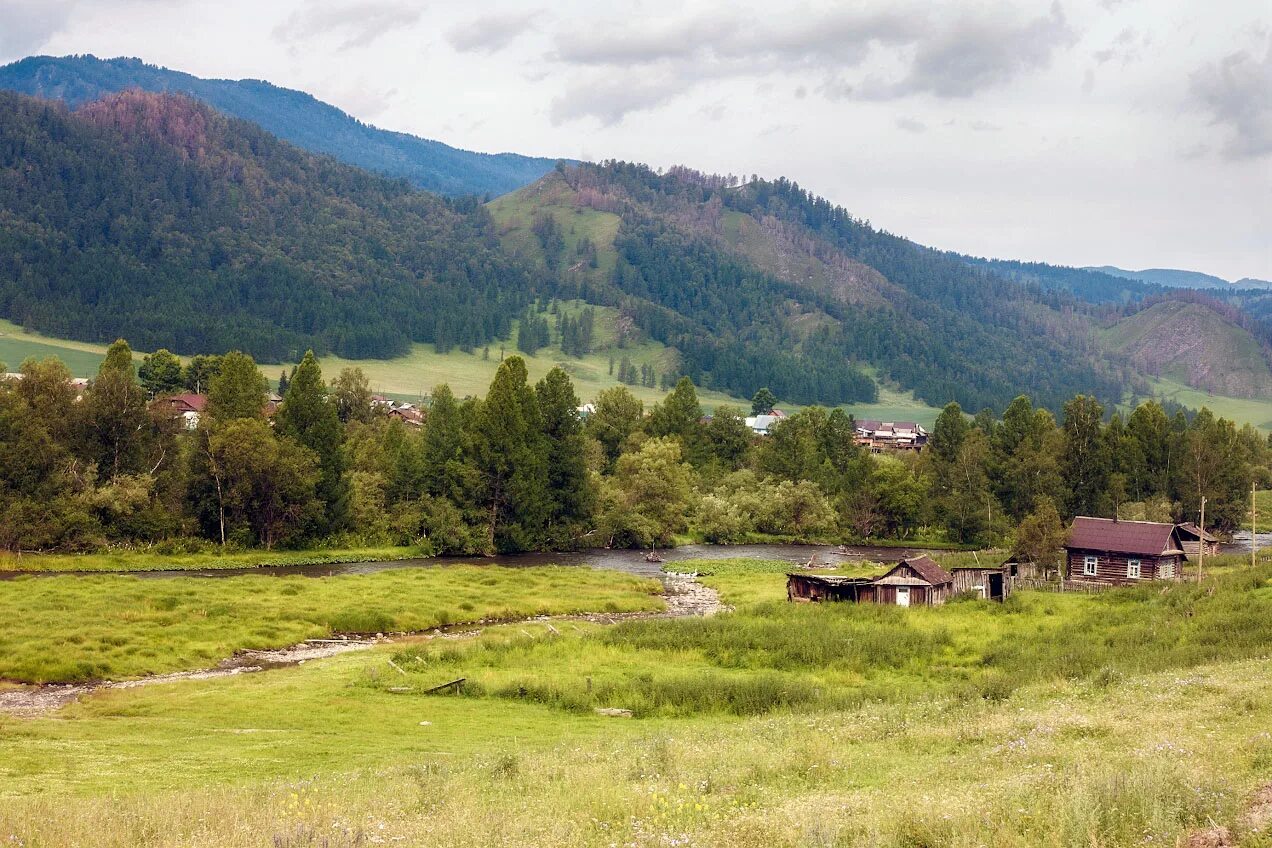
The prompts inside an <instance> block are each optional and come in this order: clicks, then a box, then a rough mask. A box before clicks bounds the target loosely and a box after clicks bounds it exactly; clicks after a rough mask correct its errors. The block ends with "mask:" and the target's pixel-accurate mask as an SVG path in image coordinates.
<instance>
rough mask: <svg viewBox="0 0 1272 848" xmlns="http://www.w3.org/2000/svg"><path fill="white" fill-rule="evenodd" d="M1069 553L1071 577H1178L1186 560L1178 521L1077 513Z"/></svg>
mask: <svg viewBox="0 0 1272 848" xmlns="http://www.w3.org/2000/svg"><path fill="white" fill-rule="evenodd" d="M1065 556H1066V559H1067V561H1068V571H1069V575H1068V577H1069V580H1071V581H1074V582H1082V583H1105V584H1114V585H1129V584H1133V583H1139V582H1140V581H1143V580H1177V579H1179V577H1180V574H1181V572H1182V570H1183V563H1184V551H1183V548H1182V547H1181V542H1180V539H1179V531H1178V528H1177V527H1176V526H1175V525H1174V524H1162V523H1159V522H1156V521H1119V520H1118V519H1115V518H1090V517H1087V516H1078V517H1077V518H1075V519H1073V526H1072V527H1071V528H1070V529H1069V544H1067V545H1066V546H1065Z"/></svg>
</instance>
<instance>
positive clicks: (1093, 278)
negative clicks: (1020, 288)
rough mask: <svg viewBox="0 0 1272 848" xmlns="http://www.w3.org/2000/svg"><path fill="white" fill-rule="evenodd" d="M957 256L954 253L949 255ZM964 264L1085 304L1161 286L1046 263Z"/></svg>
mask: <svg viewBox="0 0 1272 848" xmlns="http://www.w3.org/2000/svg"><path fill="white" fill-rule="evenodd" d="M951 255H956V256H957V254H951ZM959 258H960V259H962V260H963V261H965V262H969V263H971V264H972V265H976V266H978V267H982V268H985V269H987V270H990V271H993V272H994V273H995V274H998V275H999V276H1001V277H1006V278H1008V279H1010V280H1015V281H1017V282H1019V283H1022V284H1024V285H1033V286H1037V287H1038V288H1041V289H1045V290H1049V291H1062V292H1067V293H1069V294H1071V295H1073V296H1074V297H1076V298H1078V299H1079V300H1083V301H1086V302H1087V303H1096V304H1101V303H1128V302H1131V301H1137V300H1142V299H1144V298H1145V297H1151V296H1152V295H1155V294H1160V293H1161V292H1162V291H1163V287H1162V286H1161V285H1160V284H1158V283H1149V282H1145V281H1143V280H1140V279H1138V278H1136V277H1128V276H1124V275H1122V274H1111V273H1108V272H1107V271H1106V270H1104V269H1098V268H1070V267H1067V266H1064V265H1048V264H1046V263H1045V262H1019V261H1015V260H1010V259H981V258H978V257H971V256H960V257H959Z"/></svg>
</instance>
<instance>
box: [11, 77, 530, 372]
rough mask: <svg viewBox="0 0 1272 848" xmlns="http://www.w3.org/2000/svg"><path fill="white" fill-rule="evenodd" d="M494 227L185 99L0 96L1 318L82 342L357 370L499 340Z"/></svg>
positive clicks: (513, 271) (503, 275)
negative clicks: (308, 359)
mask: <svg viewBox="0 0 1272 848" xmlns="http://www.w3.org/2000/svg"><path fill="white" fill-rule="evenodd" d="M527 288H528V282H527V279H526V276H525V274H524V273H523V271H522V270H521V269H520V268H519V267H518V266H517V265H516V263H513V262H510V261H508V260H507V258H506V257H505V255H504V254H503V253H502V251H501V250H500V248H499V243H498V239H497V237H496V235H495V233H494V230H493V227H492V224H491V220H490V217H489V215H488V214H487V213H486V212H485V210H484V208H482V207H481V206H479V205H477V204H475V203H473V202H471V201H453V202H452V201H446V200H444V199H441V198H438V197H435V196H433V195H430V194H426V193H423V192H419V191H415V190H413V189H411V188H410V187H409V186H408V185H407V184H406V183H404V182H402V181H393V180H389V179H387V178H383V177H378V176H374V175H372V174H370V173H368V172H366V171H362V170H359V169H357V168H352V167H349V166H347V165H343V164H340V163H338V162H336V161H335V160H333V159H330V158H327V157H320V156H314V155H312V154H309V153H305V152H303V151H300V150H298V149H296V148H294V147H291V146H290V145H288V144H285V143H282V142H280V141H278V140H277V139H275V138H274V137H273V136H272V135H270V134H268V133H266V132H265V131H264V130H262V129H260V128H259V127H257V126H255V125H254V124H250V123H248V122H246V121H240V120H238V119H233V118H228V117H226V116H224V115H222V114H221V113H219V112H216V111H214V110H213V109H211V108H210V107H208V106H206V105H204V104H201V103H198V102H196V101H193V100H190V99H188V98H185V97H181V96H176V95H156V94H147V93H143V92H135V91H134V92H126V93H123V94H118V95H112V96H110V97H108V98H107V99H105V100H102V101H98V102H94V103H91V104H88V105H86V106H84V107H82V108H81V109H80V110H79V111H77V112H74V113H72V112H68V111H67V109H66V107H65V106H64V105H62V104H60V103H54V102H50V101H44V100H36V99H32V98H27V97H23V96H21V95H16V94H11V93H7V92H4V93H0V314H2V315H3V316H4V317H6V318H10V319H11V320H14V321H18V322H20V323H22V324H24V325H25V326H27V327H28V328H31V329H35V330H39V331H40V332H43V333H46V334H50V335H58V336H67V337H70V338H74V339H80V340H84V341H107V340H111V339H114V338H117V337H119V336H125V337H127V338H128V339H129V340H131V341H132V342H133V344H135V345H136V346H137V347H139V348H140V349H143V350H150V349H154V348H158V347H167V348H170V349H172V350H174V351H178V352H189V353H197V352H220V351H224V350H228V349H231V348H242V349H244V350H249V351H251V352H252V353H254V354H255V355H256V356H258V357H260V358H262V359H266V360H274V361H278V360H283V359H286V360H292V359H295V358H296V357H297V356H298V355H299V353H303V352H304V350H305V349H306V348H308V347H313V348H314V349H315V350H317V351H320V352H321V351H324V350H330V351H334V352H336V353H340V354H342V355H344V356H349V357H385V356H394V355H398V354H401V353H404V352H406V350H408V348H409V345H410V343H411V342H412V341H436V342H438V343H439V345H440V346H442V347H443V348H445V347H447V346H449V345H452V344H465V345H476V344H479V343H481V342H484V341H486V340H488V339H491V338H494V337H498V336H502V335H504V334H506V333H507V331H508V329H509V327H510V325H511V318H512V316H513V315H515V314H516V313H517V311H518V310H520V309H521V308H522V307H523V306H524V304H525V302H526V296H527V295H526V292H527Z"/></svg>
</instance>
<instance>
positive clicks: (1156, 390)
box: [1150, 378, 1272, 432]
mask: <svg viewBox="0 0 1272 848" xmlns="http://www.w3.org/2000/svg"><path fill="white" fill-rule="evenodd" d="M1150 386H1151V387H1152V391H1153V396H1154V397H1159V398H1166V399H1168V400H1173V401H1175V402H1176V403H1179V404H1182V405H1184V406H1186V407H1188V408H1190V409H1201V408H1202V407H1203V406H1204V407H1207V408H1208V409H1209V410H1210V411H1211V412H1213V413H1214V414H1215V415H1218V416H1222V417H1223V418H1228V419H1231V420H1232V421H1235V422H1236V423H1237V424H1238V425H1242V424H1252V425H1254V426H1255V427H1258V428H1259V429H1260V430H1264V431H1267V432H1272V398H1234V397H1226V396H1224V395H1213V394H1210V393H1209V392H1203V391H1201V390H1199V389H1194V388H1192V387H1190V386H1185V385H1184V384H1183V383H1180V382H1177V381H1175V380H1167V379H1161V378H1159V379H1155V380H1152V381H1151V382H1150Z"/></svg>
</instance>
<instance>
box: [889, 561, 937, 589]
mask: <svg viewBox="0 0 1272 848" xmlns="http://www.w3.org/2000/svg"><path fill="white" fill-rule="evenodd" d="M903 565H908V566H910V568H912V569H914V572H915V573H916V574H918V575H919V576H920V577H922V578H923V579H924V580H926V581H927V582H929V583H931V584H932V585H933V586H940V585H942V584H944V583H953V582H954V576H953V575H952V574H950V573H949V572H948V571H946V570H945V569H944V568H941V567H940V566H939V565H937V564H936V561H935V560H933V559H932V558H931V557H929V556H927V555H926V554H924V555H923V556H916V557H911V558H910V559H903V560H901V561H900V562H899V563H897V568H900V567H901V566H903ZM896 570H897V569H896V568H894V569H892V571H896ZM892 571H889V572H888V574H891V573H892ZM884 576H885V577H886V576H887V574H885V575H884Z"/></svg>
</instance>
